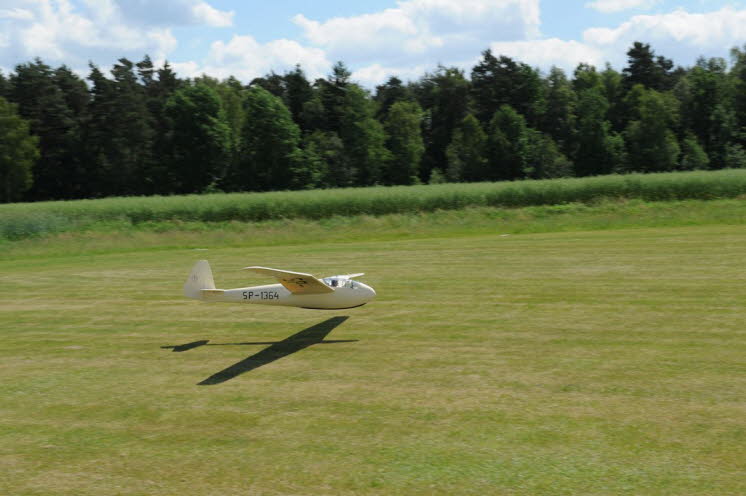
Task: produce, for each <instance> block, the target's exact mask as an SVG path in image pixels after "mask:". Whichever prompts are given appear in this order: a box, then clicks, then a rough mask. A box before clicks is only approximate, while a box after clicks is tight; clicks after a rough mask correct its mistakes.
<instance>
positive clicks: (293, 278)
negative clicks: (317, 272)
mask: <svg viewBox="0 0 746 496" xmlns="http://www.w3.org/2000/svg"><path fill="white" fill-rule="evenodd" d="M244 270H250V271H253V272H256V273H257V274H262V275H265V276H271V277H274V278H276V279H277V280H278V281H280V284H282V285H283V286H285V288H286V289H287V290H288V291H290V292H291V293H293V294H322V293H333V292H334V290H333V289H332V288H330V287H329V286H327V285H326V284H324V282H323V281H320V280H319V279H317V278H315V277H314V276H312V275H311V274H304V273H302V272H290V271H289V270H277V269H270V268H269V267H244Z"/></svg>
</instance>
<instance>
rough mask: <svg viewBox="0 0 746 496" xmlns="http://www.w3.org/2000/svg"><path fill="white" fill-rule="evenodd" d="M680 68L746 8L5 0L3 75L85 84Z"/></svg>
mask: <svg viewBox="0 0 746 496" xmlns="http://www.w3.org/2000/svg"><path fill="white" fill-rule="evenodd" d="M635 40H639V41H644V42H649V43H651V44H652V46H653V48H654V49H655V50H656V52H657V53H659V54H661V55H665V56H667V57H669V58H672V59H673V60H674V61H675V62H676V63H678V64H681V65H691V64H692V63H693V62H694V61H695V60H696V58H697V56H699V55H704V56H708V57H712V56H719V57H726V58H727V57H728V52H729V50H730V49H731V48H732V47H734V46H743V45H744V44H746V1H742V0H738V1H720V0H678V1H676V0H580V1H559V0H551V1H550V0H458V1H456V0H398V1H396V0H372V1H365V2H349V1H341V0H317V1H313V2H311V1H301V0H280V1H275V2H272V1H270V2H266V1H263V2H258V1H254V0H250V1H238V0H0V69H2V70H3V72H6V73H7V72H8V71H9V70H12V68H13V66H14V65H15V64H17V63H20V62H25V61H28V60H30V59H32V58H33V57H36V56H38V57H41V58H42V59H43V60H44V61H45V62H47V63H49V64H51V65H59V64H66V65H68V66H70V67H72V68H73V69H75V70H76V71H79V72H80V73H81V74H86V73H87V72H88V70H87V64H88V61H93V62H94V63H95V64H97V65H99V66H101V67H102V68H104V69H106V68H108V67H109V66H110V65H111V64H112V63H113V62H114V61H115V60H116V59H117V58H119V57H122V56H126V57H128V58H130V59H132V60H135V61H136V60H139V59H140V58H142V56H143V55H144V54H145V53H148V54H149V55H150V56H151V57H152V58H153V59H154V60H156V61H157V62H159V63H160V62H162V61H164V60H168V61H169V62H170V63H171V64H172V65H173V67H174V68H175V69H176V70H177V71H178V72H179V73H180V74H181V75H182V76H196V75H199V74H202V73H207V74H210V75H213V76H215V77H220V78H222V77H227V76H228V75H235V76H237V77H239V78H240V79H241V80H243V81H246V82H248V81H250V80H251V79H252V78H254V77H257V76H261V75H264V74H266V73H267V72H269V71H276V72H280V73H281V72H284V71H285V70H287V69H289V68H291V67H293V66H294V65H295V64H297V63H300V64H301V66H302V67H303V68H304V70H305V71H306V72H307V74H308V75H309V77H312V78H313V77H320V76H324V75H326V74H327V73H328V71H329V68H330V67H331V64H333V63H334V62H335V61H337V60H343V61H345V62H346V63H347V65H348V66H349V67H350V68H351V69H352V70H353V78H354V79H356V80H358V81H359V82H361V83H362V84H364V85H366V86H369V87H372V86H373V85H375V84H379V83H381V82H382V81H383V80H385V79H386V78H387V77H388V76H390V75H398V76H400V77H402V78H403V79H416V78H418V77H419V76H421V75H422V74H423V73H424V72H425V71H428V70H433V69H434V68H435V67H436V66H437V64H439V63H440V64H444V65H455V66H458V67H462V68H464V69H467V70H468V69H470V67H471V66H473V64H474V63H475V62H476V61H477V59H478V58H479V56H480V52H481V51H482V50H484V49H486V48H488V47H489V48H492V50H493V52H495V53H497V54H505V55H509V56H511V57H514V58H516V59H518V60H521V61H524V62H526V63H529V64H531V65H533V66H536V67H539V68H541V69H542V70H547V69H548V68H549V67H551V66H552V65H556V66H559V67H562V68H564V69H566V70H568V71H571V70H572V69H573V68H574V67H575V66H576V65H577V64H578V63H579V62H587V63H591V64H595V65H598V66H602V65H603V64H604V63H606V62H609V63H611V64H612V65H614V66H616V67H618V68H621V67H623V66H624V63H625V52H626V51H627V48H628V47H629V46H630V44H631V43H632V42H633V41H635Z"/></svg>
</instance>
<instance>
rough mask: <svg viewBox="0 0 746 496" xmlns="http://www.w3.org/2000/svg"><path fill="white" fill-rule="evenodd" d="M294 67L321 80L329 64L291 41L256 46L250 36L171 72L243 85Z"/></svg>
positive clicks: (217, 46)
mask: <svg viewBox="0 0 746 496" xmlns="http://www.w3.org/2000/svg"><path fill="white" fill-rule="evenodd" d="M296 64H301V66H302V67H303V70H304V71H305V72H306V76H307V77H310V78H312V79H313V78H317V77H322V76H324V75H325V74H326V72H328V70H329V68H330V67H331V63H330V62H329V60H328V59H327V58H326V55H325V53H324V51H323V50H321V49H320V48H313V47H307V46H303V45H301V44H300V43H298V42H297V41H293V40H286V39H281V40H274V41H270V42H269V43H264V44H262V43H259V42H257V41H256V40H255V39H254V38H253V37H251V36H238V35H236V36H233V38H232V39H231V40H230V41H229V42H227V43H224V42H222V41H216V42H214V43H213V44H212V46H211V48H210V53H209V55H208V57H207V59H206V60H205V62H204V63H202V64H199V63H196V62H194V61H191V62H186V63H175V64H173V67H174V70H176V71H177V72H178V73H179V74H181V75H182V76H185V77H194V76H198V75H200V74H208V75H210V76H213V77H217V78H227V77H228V76H235V77H237V78H239V79H240V80H242V81H246V82H248V81H251V80H252V79H254V78H256V77H259V76H264V75H266V74H267V73H269V72H271V71H274V72H277V73H284V72H285V71H287V70H289V69H292V68H293V67H294V66H295V65H296Z"/></svg>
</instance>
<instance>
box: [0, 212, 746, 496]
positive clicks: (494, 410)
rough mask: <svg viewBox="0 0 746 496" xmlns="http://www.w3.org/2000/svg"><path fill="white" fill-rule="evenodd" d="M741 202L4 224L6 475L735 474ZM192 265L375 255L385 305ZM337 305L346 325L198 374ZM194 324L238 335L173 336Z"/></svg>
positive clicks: (43, 489)
mask: <svg viewBox="0 0 746 496" xmlns="http://www.w3.org/2000/svg"><path fill="white" fill-rule="evenodd" d="M743 203H746V202H744V201H743V200H725V201H722V202H720V201H718V202H711V203H707V202H672V203H659V204H655V205H651V204H648V203H644V202H622V203H619V202H609V203H602V204H601V205H597V206H591V207H589V206H583V205H575V206H566V207H562V208H565V209H566V211H565V212H564V213H562V212H561V211H559V210H557V209H554V210H552V209H549V210H541V209H545V208H546V207H540V208H539V209H537V210H531V209H518V210H500V209H473V210H466V211H454V212H440V213H436V214H432V215H425V214H422V215H417V216H412V215H401V216H384V217H359V218H357V219H347V220H346V221H345V220H343V219H329V220H327V221H322V222H315V223H314V222H310V221H300V220H296V221H289V220H288V221H277V223H273V222H267V223H261V224H227V225H223V226H219V227H220V228H219V229H217V228H215V229H213V228H210V227H205V226H204V224H202V223H195V224H186V225H182V226H180V228H179V229H173V226H172V228H171V229H165V226H160V227H161V228H164V229H165V231H164V230H163V229H161V228H155V227H158V226H151V227H154V228H153V229H150V228H143V229H137V228H131V230H129V231H127V230H124V231H122V232H121V233H120V232H119V231H120V229H119V227H113V228H112V229H111V230H110V231H95V232H89V233H82V234H67V235H60V236H58V237H48V238H44V239H36V240H24V241H18V242H12V243H9V242H6V243H5V244H4V245H0V246H2V248H3V250H4V251H3V256H2V258H0V274H2V275H0V278H1V281H0V282H1V284H0V301H1V302H2V304H1V305H0V312H1V313H2V314H1V315H0V319H2V322H3V325H2V329H3V346H2V347H0V377H2V381H0V398H2V401H0V467H2V469H0V494H13V495H48V494H56V495H100V494H148V495H159V494H163V495H170V494H179V493H185V494H206V495H207V494H215V495H218V494H221V495H222V494H268V495H272V494H304V495H315V494H325V495H326V494H412V495H418V494H423V495H425V494H427V495H430V494H444V495H445V494H449V495H450V494H479V495H481V494H525V495H542V494H545V495H563V494H566V495H575V494H599V495H600V494H608V495H618V494H635V495H637V494H660V495H664V494H665V495H669V494H701V495H705V494H707V495H710V494H742V493H745V492H746V480H745V479H744V478H743V473H744V471H746V461H745V460H746V411H744V410H745V409H744V403H743V398H744V394H746V366H745V365H744V360H743V357H744V354H745V353H746V332H745V331H744V327H743V311H744V301H746V289H745V288H746V285H745V284H744V282H746V266H744V259H746V257H744V255H745V253H744V248H743V247H744V246H746V230H745V229H744V222H743V219H744V218H743V209H744V206H743ZM708 219H709V220H708ZM294 222H297V224H294ZM358 223H359V224H360V225H358ZM687 224H691V225H687ZM646 226H647V227H646ZM661 226H675V227H661ZM120 227H121V226H120ZM212 227H218V226H212ZM629 227H633V228H629ZM623 228H624V229H623ZM521 229H523V230H522V231H521ZM580 229H592V230H589V231H583V230H580ZM593 229H599V230H593ZM552 230H555V231H565V232H547V231H552ZM159 231H163V232H159ZM506 231H509V232H512V235H510V236H504V234H506V233H508V232H506ZM251 234H253V236H252V235H251ZM304 234H305V238H304V237H303V236H304ZM195 248H200V249H207V251H195ZM199 258H207V259H209V260H210V261H211V263H212V265H213V270H214V272H215V277H216V280H217V283H218V285H220V286H223V287H231V286H241V285H245V284H251V283H257V284H260V283H265V282H267V281H266V280H264V279H261V278H250V277H248V276H247V275H246V274H245V273H243V272H241V271H239V270H237V269H239V268H240V267H244V266H246V265H249V264H258V265H267V266H276V267H282V268H287V269H291V270H303V271H310V272H313V273H316V274H319V275H328V274H331V273H339V272H348V271H350V272H357V271H365V272H366V273H367V274H368V275H367V276H366V277H365V278H364V280H365V281H366V282H368V283H370V284H371V285H372V286H373V287H375V288H376V289H377V291H378V293H379V298H378V300H377V301H375V302H373V303H371V304H369V305H367V306H365V307H362V308H360V309H354V310H347V311H343V312H318V311H308V310H300V309H275V308H271V307H266V308H263V307H253V306H242V305H220V304H215V305H210V304H204V303H199V302H194V301H188V300H185V299H183V298H181V297H180V290H181V284H182V283H183V280H184V279H185V278H186V275H187V273H188V271H189V269H190V267H191V265H192V263H193V262H194V261H195V260H196V259H199ZM339 315H348V316H349V317H350V318H349V319H348V320H347V321H345V322H344V323H343V324H341V325H339V327H337V328H335V329H334V330H333V331H332V332H331V333H330V334H329V336H328V338H327V339H330V340H356V341H351V342H340V343H330V344H319V345H315V346H311V347H309V348H306V349H303V350H301V351H298V352H297V353H294V354H291V355H289V356H286V357H284V358H282V359H280V360H277V361H274V362H272V363H269V364H267V365H265V366H263V367H260V368H258V369H255V370H253V371H250V372H247V373H245V374H243V375H239V376H238V377H235V378H233V379H231V380H229V381H227V382H225V383H223V384H219V385H215V386H198V385H197V383H198V382H200V381H202V380H204V379H205V378H207V377H209V376H211V375H212V374H215V373H216V372H218V371H220V370H223V369H225V368H226V367H229V366H230V365H232V364H234V363H237V362H240V361H241V360H243V359H245V358H246V357H248V356H250V355H252V354H254V353H257V352H259V351H260V350H262V349H263V348H265V347H266V345H265V346H261V345H230V343H247V342H265V341H279V340H282V339H284V338H286V337H288V336H290V335H292V334H294V333H296V332H299V331H301V330H303V329H305V328H308V327H310V326H313V325H315V324H318V323H319V322H322V321H325V320H327V319H329V318H332V317H335V316H339ZM199 340H209V344H226V345H225V346H200V347H197V348H194V349H190V350H188V351H185V352H181V353H175V352H173V351H171V349H168V348H162V347H163V346H173V345H180V344H185V343H192V342H196V341H199Z"/></svg>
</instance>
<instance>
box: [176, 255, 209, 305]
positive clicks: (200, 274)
mask: <svg viewBox="0 0 746 496" xmlns="http://www.w3.org/2000/svg"><path fill="white" fill-rule="evenodd" d="M203 289H215V280H214V279H213V278H212V270H211V269H210V264H209V263H208V262H207V260H200V261H199V262H197V263H196V264H194V267H193V268H192V273H191V274H189V279H187V281H186V283H184V296H186V297H187V298H192V299H195V300H201V299H202V290H203Z"/></svg>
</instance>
